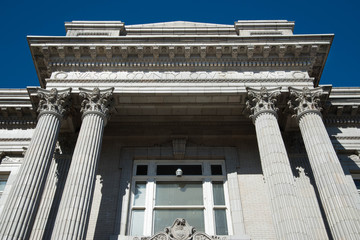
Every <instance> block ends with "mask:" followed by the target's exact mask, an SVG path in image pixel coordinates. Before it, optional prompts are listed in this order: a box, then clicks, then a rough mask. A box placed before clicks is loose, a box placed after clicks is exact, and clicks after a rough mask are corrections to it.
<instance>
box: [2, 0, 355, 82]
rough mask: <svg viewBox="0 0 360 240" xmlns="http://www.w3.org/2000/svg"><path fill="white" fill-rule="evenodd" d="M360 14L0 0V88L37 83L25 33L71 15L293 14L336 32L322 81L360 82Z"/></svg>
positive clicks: (216, 19) (57, 27)
mask: <svg viewBox="0 0 360 240" xmlns="http://www.w3.org/2000/svg"><path fill="white" fill-rule="evenodd" d="M359 15H360V3H359V0H343V1H331V0H319V1H317V0H302V1H294V0H286V1H285V0H281V1H276V0H273V1H270V0H268V1H256V0H253V1H251V0H237V1H233V0H222V1H210V0H208V1H204V0H191V1H190V0H181V1H177V0H173V1H171V0H167V1H164V0H163V1H156V0H148V1H137V0H134V1H127V0H117V1H110V0H101V1H93V0H86V1H85V0H79V1H77V0H72V1H70V0H63V1H55V0H54V1H52V0H47V1H45V0H33V1H31V0H27V1H24V0H19V1H16V0H12V1H11V0H2V1H1V3H0V18H1V22H2V27H1V39H0V41H1V44H0V49H1V51H0V52H1V64H0V66H1V72H2V74H1V85H0V88H25V87H26V86H38V85H39V83H38V79H37V75H36V73H35V68H34V65H33V62H32V58H31V55H30V50H29V47H28V44H27V41H26V36H27V35H47V36H64V35H65V28H64V22H65V21H72V20H120V21H123V22H125V24H139V23H153V22H165V21H178V20H183V21H194V22H208V23H222V24H233V23H234V21H237V20H264V19H265V20H268V19H286V20H292V21H295V34H306V33H309V34H317V33H334V34H335V39H334V42H333V45H332V47H331V50H330V55H329V57H328V60H327V63H326V66H325V69H324V72H323V75H322V79H321V81H320V84H332V85H333V86H360V77H359V76H358V72H359V69H360V60H359V56H360V47H359V44H360V26H359V24H360V21H359V20H360V17H359Z"/></svg>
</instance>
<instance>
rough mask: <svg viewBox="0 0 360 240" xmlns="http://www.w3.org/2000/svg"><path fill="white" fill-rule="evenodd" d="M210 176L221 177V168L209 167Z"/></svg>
mask: <svg viewBox="0 0 360 240" xmlns="http://www.w3.org/2000/svg"><path fill="white" fill-rule="evenodd" d="M211 175H222V166H221V165H211Z"/></svg>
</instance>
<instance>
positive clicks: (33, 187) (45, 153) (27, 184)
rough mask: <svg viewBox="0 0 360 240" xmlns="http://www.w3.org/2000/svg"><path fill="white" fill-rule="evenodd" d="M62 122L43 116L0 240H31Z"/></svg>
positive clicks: (7, 206) (0, 225)
mask: <svg viewBox="0 0 360 240" xmlns="http://www.w3.org/2000/svg"><path fill="white" fill-rule="evenodd" d="M59 129H60V119H59V117H58V116H55V115H54V114H43V115H41V117H40V118H39V120H38V123H37V126H36V129H35V132H34V135H33V137H32V139H31V142H30V145H29V147H28V150H27V151H26V154H25V156H24V163H23V165H22V166H21V168H20V172H19V175H18V178H17V180H16V183H15V186H14V188H13V189H12V191H11V192H10V195H9V198H8V201H7V202H6V204H5V207H4V210H3V213H2V216H1V220H0V239H27V238H29V234H30V231H31V226H32V223H33V221H34V218H35V215H36V211H37V207H38V205H39V202H40V198H41V193H42V189H43V187H44V184H45V180H46V177H47V173H48V170H49V167H50V163H51V159H52V157H53V153H54V148H55V145H56V140H57V137H58V134H59Z"/></svg>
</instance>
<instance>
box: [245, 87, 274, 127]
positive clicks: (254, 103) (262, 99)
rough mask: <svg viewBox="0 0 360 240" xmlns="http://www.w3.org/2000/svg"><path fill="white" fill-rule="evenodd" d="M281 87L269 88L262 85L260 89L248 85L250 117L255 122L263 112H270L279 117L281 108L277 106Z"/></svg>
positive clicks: (247, 104)
mask: <svg viewBox="0 0 360 240" xmlns="http://www.w3.org/2000/svg"><path fill="white" fill-rule="evenodd" d="M280 89H281V87H278V88H272V89H267V88H265V87H262V88H260V89H255V88H250V87H247V88H246V91H247V92H248V98H249V100H248V101H246V107H247V109H248V110H250V112H251V115H250V118H251V119H252V120H253V122H254V123H255V120H256V118H257V116H259V114H261V113H265V112H266V113H270V114H273V115H274V116H275V117H276V118H277V113H276V112H277V111H278V110H279V109H278V108H277V107H276V105H275V104H276V102H277V97H278V96H279V95H280V94H281V93H280Z"/></svg>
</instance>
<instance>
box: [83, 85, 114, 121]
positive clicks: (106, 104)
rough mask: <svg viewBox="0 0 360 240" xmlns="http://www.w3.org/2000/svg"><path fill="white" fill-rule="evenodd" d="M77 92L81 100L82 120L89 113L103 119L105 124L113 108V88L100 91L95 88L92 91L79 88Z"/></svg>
mask: <svg viewBox="0 0 360 240" xmlns="http://www.w3.org/2000/svg"><path fill="white" fill-rule="evenodd" d="M79 90H80V93H79V95H80V96H81V97H82V98H83V101H82V103H81V110H80V111H81V112H82V119H83V118H84V117H85V116H86V115H88V114H90V113H92V114H97V115H99V116H101V117H102V118H103V119H104V122H105V124H106V123H107V120H108V119H109V117H110V113H111V111H112V110H113V108H114V107H113V106H114V100H113V91H114V88H113V87H112V88H107V89H102V90H100V89H99V88H98V87H96V88H93V89H85V88H79Z"/></svg>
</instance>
